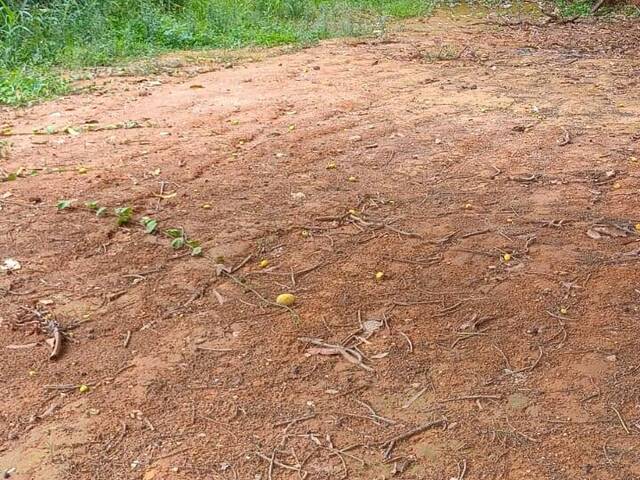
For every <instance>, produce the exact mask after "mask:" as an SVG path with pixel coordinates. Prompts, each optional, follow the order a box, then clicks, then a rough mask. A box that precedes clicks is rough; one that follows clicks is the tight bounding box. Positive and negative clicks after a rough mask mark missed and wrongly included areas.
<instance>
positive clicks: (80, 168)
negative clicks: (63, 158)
mask: <svg viewBox="0 0 640 480" xmlns="http://www.w3.org/2000/svg"><path fill="white" fill-rule="evenodd" d="M88 171H89V169H87V167H79V168H78V173H79V174H80V175H82V174H85V173H87V172H88Z"/></svg>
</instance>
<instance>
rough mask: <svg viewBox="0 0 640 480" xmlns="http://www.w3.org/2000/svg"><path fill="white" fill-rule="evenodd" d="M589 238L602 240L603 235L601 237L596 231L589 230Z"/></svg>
mask: <svg viewBox="0 0 640 480" xmlns="http://www.w3.org/2000/svg"><path fill="white" fill-rule="evenodd" d="M587 236H588V237H589V238H593V239H594V240H600V239H601V238H602V235H600V234H599V233H598V232H596V231H595V230H593V229H591V228H590V229H589V230H587Z"/></svg>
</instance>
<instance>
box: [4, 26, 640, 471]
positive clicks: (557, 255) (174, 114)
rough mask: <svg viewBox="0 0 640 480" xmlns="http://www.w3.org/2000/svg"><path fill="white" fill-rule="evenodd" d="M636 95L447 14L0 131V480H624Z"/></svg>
mask: <svg viewBox="0 0 640 480" xmlns="http://www.w3.org/2000/svg"><path fill="white" fill-rule="evenodd" d="M209 70H211V69H210V68H209ZM639 81H640V24H638V23H637V22H628V23H616V24H606V23H588V24H567V25H550V26H547V27H541V28H538V27H533V26H529V25H519V26H514V27H505V26H498V25H495V24H491V23H484V22H482V21H480V20H479V19H477V18H471V19H470V18H458V19H456V20H452V19H450V18H448V17H447V16H446V15H438V16H436V17H434V18H431V19H425V20H424V21H417V22H411V23H407V24H404V25H403V26H399V27H397V28H396V29H395V31H393V32H390V33H388V34H387V35H385V36H384V37H383V38H376V39H366V40H346V41H331V42H326V43H323V44H322V45H320V46H317V47H314V48H309V49H305V50H300V51H294V52H291V53H288V54H284V55H277V56H271V57H268V58H265V59H263V60H261V61H259V62H246V63H237V64H232V65H224V66H223V65H221V66H219V68H214V69H213V71H209V72H204V73H202V72H201V70H198V68H193V67H188V68H187V67H185V68H179V67H176V68H174V69H173V70H162V71H161V72H160V73H157V74H154V75H147V76H137V77H132V76H129V77H101V78H98V79H97V80H96V81H95V82H93V83H94V87H93V89H92V90H90V91H87V92H85V93H83V94H81V95H74V96H69V97H68V98H63V99H60V100H57V101H54V102H48V103H45V104H42V105H39V106H36V107H33V108H28V109H19V110H5V111H3V112H1V114H0V115H1V116H0V124H3V125H4V126H3V127H2V129H3V131H4V136H3V137H1V138H0V139H1V140H2V141H3V142H4V143H3V151H4V157H5V158H3V160H2V169H3V170H4V171H5V173H10V172H16V171H17V170H18V169H19V168H20V167H22V169H23V170H21V171H20V172H19V173H20V175H19V176H18V178H17V179H16V180H14V181H7V182H4V183H0V206H1V207H2V210H1V212H0V229H1V230H0V231H1V234H0V235H1V240H0V261H4V260H5V259H14V260H16V261H18V262H19V264H20V266H21V268H20V269H19V270H14V271H9V272H4V273H1V274H0V322H1V325H2V328H1V330H0V331H1V332H2V335H1V337H0V338H1V340H0V362H1V363H0V364H1V367H2V368H1V369H0V381H1V382H0V432H1V434H2V436H1V438H0V472H1V471H3V470H5V471H9V472H11V473H8V475H9V476H10V478H13V479H19V480H21V479H37V480H44V479H47V480H52V479H114V478H118V479H121V478H122V479H144V480H151V479H156V480H159V479H270V478H271V479H300V478H307V479H310V480H311V479H340V478H350V479H367V480H377V479H383V478H391V477H393V476H396V477H397V478H403V479H442V480H450V479H458V480H459V479H463V478H464V479H468V480H472V479H518V480H524V479H599V480H607V479H637V478H640V462H638V458H640V340H639V336H638V325H639V323H638V301H639V299H640V290H639V289H638V288H639V287H638V283H639V281H640V269H639V268H638V267H639V262H640V248H639V245H638V244H637V242H638V240H640V237H639V233H638V231H637V229H636V227H635V225H636V224H638V223H639V222H640V212H639V210H638V207H639V202H638V195H637V192H638V187H639V185H640V160H639V159H640V152H638V141H639V140H640V121H639V115H640V97H639V96H638V91H639ZM47 127H49V129H48V130H47ZM67 127H71V128H67ZM127 127H130V128H127ZM34 129H40V130H41V132H42V133H43V134H40V135H36V134H33V133H32V132H33V130H34ZM161 192H162V193H161ZM61 199H74V200H75V202H74V203H73V204H72V206H71V207H70V208H67V209H64V210H61V211H58V210H57V209H56V203H57V202H58V201H59V200H61ZM87 201H97V202H98V203H99V204H100V205H101V206H105V207H107V208H108V210H107V211H108V213H109V214H108V215H106V216H104V217H97V216H96V215H95V213H94V212H93V211H91V210H90V209H88V208H86V207H84V203H85V202H87ZM122 206H130V207H132V208H133V211H134V218H133V219H132V221H131V223H130V224H129V225H125V226H121V227H119V226H118V225H117V223H116V220H115V218H114V216H113V213H112V212H113V208H115V207H122ZM142 216H148V217H151V218H154V219H156V220H157V221H158V230H159V232H160V233H158V234H155V235H152V234H147V233H145V231H144V229H143V228H142V227H141V226H140V225H139V220H140V218H141V217H142ZM168 228H183V229H184V231H185V233H186V235H187V236H188V238H190V239H195V240H199V241H200V242H201V243H202V248H203V253H204V255H203V256H202V257H192V256H190V255H189V249H188V248H184V249H180V250H173V249H172V247H171V246H170V242H171V239H169V238H167V236H166V235H164V234H163V233H162V232H164V231H165V230H166V229H168ZM639 228H640V226H639ZM263 259H266V260H268V261H269V266H268V267H266V268H261V267H260V265H259V262H260V261H261V260H263ZM8 266H9V265H5V269H7V268H8ZM14 266H15V265H14ZM376 272H384V276H383V278H382V279H381V280H376V278H375V274H376ZM283 292H291V293H293V294H295V296H296V298H297V300H296V303H295V304H294V305H293V307H292V309H289V310H288V309H285V308H283V307H280V306H278V305H277V304H274V299H275V297H276V296H277V295H278V294H280V293H283ZM54 321H55V322H57V325H58V326H59V328H60V330H61V331H62V332H63V334H64V336H63V340H62V343H63V350H62V352H61V353H60V355H59V357H58V358H57V359H54V360H49V358H48V357H49V352H50V351H51V347H50V345H48V344H47V343H46V340H47V338H49V337H51V331H52V329H53V323H52V322H54ZM47 329H48V330H47ZM327 345H328V346H327ZM82 385H86V386H87V387H88V389H87V388H82V390H83V391H81V386H82ZM85 390H86V391H85Z"/></svg>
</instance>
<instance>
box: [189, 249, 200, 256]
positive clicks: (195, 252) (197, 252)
mask: <svg viewBox="0 0 640 480" xmlns="http://www.w3.org/2000/svg"><path fill="white" fill-rule="evenodd" d="M200 255H202V247H195V248H193V249H192V250H191V256H192V257H199V256H200Z"/></svg>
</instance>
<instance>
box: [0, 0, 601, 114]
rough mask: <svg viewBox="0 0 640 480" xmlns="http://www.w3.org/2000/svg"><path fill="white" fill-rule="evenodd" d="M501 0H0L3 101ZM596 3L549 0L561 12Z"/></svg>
mask: <svg viewBox="0 0 640 480" xmlns="http://www.w3.org/2000/svg"><path fill="white" fill-rule="evenodd" d="M502 1H503V0H466V1H464V2H458V1H457V0H0V104H3V103H5V104H9V105H23V104H27V103H30V102H32V101H37V100H41V99H46V98H51V97H54V96H56V95H60V94H62V93H65V92H68V91H69V89H70V86H69V83H68V82H67V81H66V80H65V79H64V72H65V71H67V72H68V71H69V70H70V69H71V70H72V69H78V68H83V67H93V66H103V65H113V64H115V63H119V62H122V61H124V60H127V59H131V58H140V57H148V56H152V55H157V54H159V53H163V52H168V51H172V50H194V49H205V48H238V47H243V46H276V45H283V44H302V45H304V44H310V43H313V42H315V41H317V40H321V39H324V38H329V37H340V36H357V35H363V34H370V33H377V34H379V35H381V34H383V33H384V31H385V22H386V20H387V19H388V18H406V17H412V16H419V15H424V14H427V13H429V12H430V11H431V9H432V8H433V6H434V5H436V4H440V3H442V4H449V5H455V4H457V3H464V4H470V5H473V4H481V5H485V6H489V7H491V6H497V5H499V4H501V2H502ZM594 1H595V0H553V2H554V3H555V6H556V7H557V9H558V11H559V12H560V13H561V14H562V15H563V16H566V17H571V16H574V15H588V14H589V13H590V9H591V6H592V5H593V2H594Z"/></svg>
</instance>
